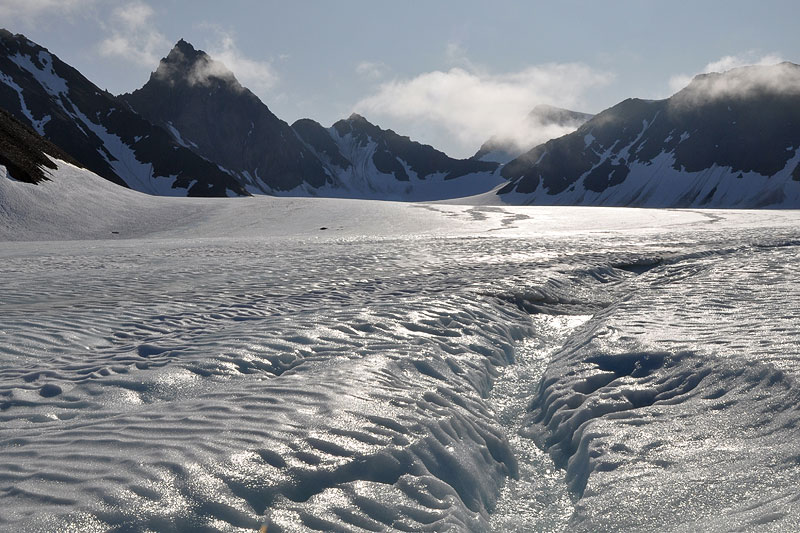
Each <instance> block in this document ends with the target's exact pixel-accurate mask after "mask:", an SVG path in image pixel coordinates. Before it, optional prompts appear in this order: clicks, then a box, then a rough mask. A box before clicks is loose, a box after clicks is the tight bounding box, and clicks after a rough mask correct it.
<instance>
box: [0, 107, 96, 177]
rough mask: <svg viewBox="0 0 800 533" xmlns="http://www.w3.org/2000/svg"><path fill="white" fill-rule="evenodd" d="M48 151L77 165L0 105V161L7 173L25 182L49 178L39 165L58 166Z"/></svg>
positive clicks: (50, 167)
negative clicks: (0, 107)
mask: <svg viewBox="0 0 800 533" xmlns="http://www.w3.org/2000/svg"><path fill="white" fill-rule="evenodd" d="M48 155H49V156H52V157H54V158H56V159H60V160H62V161H66V162H68V163H71V164H73V165H76V166H80V164H79V163H78V162H77V161H75V160H74V159H73V158H72V157H71V156H70V155H69V154H67V153H66V152H64V151H63V150H62V149H61V148H59V147H58V146H56V145H54V144H53V143H51V142H49V141H47V140H46V139H44V138H42V136H40V135H39V134H37V133H36V132H35V131H33V130H32V129H31V128H30V127H28V126H26V125H25V124H23V123H22V122H20V121H19V120H17V119H15V118H14V117H13V115H11V113H9V112H7V111H5V110H3V109H0V165H2V166H4V167H6V170H7V172H8V175H9V176H10V177H12V178H13V179H15V180H18V181H23V182H25V183H39V182H41V181H44V180H47V179H49V178H48V177H47V176H46V175H45V171H44V168H42V167H46V168H49V169H51V170H55V169H56V168H57V166H56V164H55V163H53V161H52V160H51V159H50V158H49V157H47V156H48Z"/></svg>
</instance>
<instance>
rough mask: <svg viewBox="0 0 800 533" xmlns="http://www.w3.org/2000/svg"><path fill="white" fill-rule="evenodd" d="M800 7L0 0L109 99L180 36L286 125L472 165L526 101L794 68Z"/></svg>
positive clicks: (585, 102)
mask: <svg viewBox="0 0 800 533" xmlns="http://www.w3.org/2000/svg"><path fill="white" fill-rule="evenodd" d="M799 15H800V7H798V4H797V3H796V0H795V1H782V0H774V1H764V2H752V1H738V0H728V1H717V0H714V1H711V0H709V1H702V0H699V1H695V2H654V1H648V0H639V1H629V0H625V1H606V2H597V1H577V0H566V1H559V2H535V1H495V2H491V3H490V2H485V1H483V2H478V1H449V0H448V1H445V0H440V1H435V0H431V1H427V2H421V1H418V2H414V1H406V2H384V1H378V0H372V1H361V0H359V1H346V0H341V1H338V2H333V1H297V2H286V1H282V2H272V1H266V2H265V1H261V2H257V1H250V0H239V1H236V0H231V1H229V2H192V1H183V0H162V1H160V2H155V1H147V0H140V1H134V2H122V1H119V0H0V20H2V21H3V22H2V25H3V26H4V27H6V28H7V29H9V30H11V31H13V32H16V33H23V34H25V35H26V36H27V37H29V38H30V39H32V40H34V41H36V42H38V43H39V44H41V45H43V46H45V47H47V48H49V49H50V50H51V51H52V52H54V53H55V54H56V55H58V56H59V57H61V59H63V60H64V61H66V62H68V63H70V64H72V65H73V66H74V67H76V68H78V69H79V70H80V71H81V72H83V73H84V74H85V75H86V76H87V77H88V78H89V79H91V80H92V81H94V82H95V83H96V84H97V85H99V86H100V87H102V88H107V89H108V90H110V91H111V92H113V93H120V92H127V91H131V90H134V89H136V88H138V87H140V86H141V85H143V84H144V83H145V82H146V81H147V78H148V76H149V73H150V72H151V71H153V70H154V69H155V67H156V65H157V62H158V59H159V58H161V57H163V56H165V55H166V54H167V53H168V52H169V50H170V48H171V47H172V45H174V43H175V42H176V41H177V40H178V39H179V38H181V37H182V38H185V39H186V40H188V41H189V42H191V43H192V44H194V45H195V46H196V47H198V48H201V49H203V50H206V51H208V52H209V53H211V54H212V55H213V56H214V57H215V58H217V59H219V60H221V61H223V62H224V63H225V64H226V65H227V66H228V67H229V68H231V69H232V70H233V71H234V73H235V74H236V75H237V77H238V78H239V79H240V81H242V83H243V84H244V85H246V86H247V87H249V88H250V89H251V90H253V92H255V93H256V94H258V95H259V96H260V97H261V98H262V100H264V102H265V103H266V104H267V105H268V106H269V107H270V109H271V110H272V111H273V112H274V113H275V114H276V115H278V116H279V117H280V118H282V119H284V120H286V121H288V122H289V123H291V122H293V121H294V120H296V119H298V118H303V117H309V118H313V119H315V120H318V121H319V122H321V123H322V124H323V125H325V126H329V125H331V124H332V123H333V122H334V121H336V120H338V119H340V118H344V117H346V116H348V115H349V114H350V113H351V112H353V111H358V112H360V113H361V114H363V115H365V116H366V117H367V118H368V119H370V120H371V121H372V122H375V123H377V124H379V125H380V126H382V127H385V128H392V129H395V130H396V131H398V132H399V133H402V134H405V135H409V136H411V137H412V138H413V139H415V140H420V141H422V142H426V143H429V144H432V145H434V146H436V147H437V148H440V149H443V150H445V151H446V152H448V153H449V154H451V155H454V156H460V157H466V156H469V155H471V154H472V153H474V152H475V150H477V148H478V146H479V145H480V143H481V142H482V141H483V140H485V139H487V138H488V137H490V136H491V135H492V134H495V133H500V132H503V131H509V130H512V129H513V128H514V124H516V123H517V122H518V121H520V120H521V118H522V117H523V116H524V115H525V114H526V113H527V111H528V110H530V109H531V108H532V107H533V106H534V105H536V104H540V103H546V104H551V105H558V106H562V107H567V108H571V109H575V110H579V111H586V112H593V113H594V112H598V111H601V110H603V109H605V108H607V107H609V106H611V105H613V104H615V103H617V102H618V101H620V100H623V99H625V98H628V97H640V98H663V97H666V96H668V95H670V94H671V93H673V92H674V91H675V90H677V89H679V88H680V87H681V86H682V85H683V84H685V83H686V82H688V80H689V79H691V76H692V75H694V74H696V73H699V72H703V71H709V70H725V69H727V68H731V67H734V66H737V65H742V64H748V63H759V62H762V63H771V62H777V61H780V60H789V61H793V62H796V63H797V62H800V57H798V55H799V54H800V52H798V51H800V32H798V31H797V29H796V21H797V20H798V18H800V17H799Z"/></svg>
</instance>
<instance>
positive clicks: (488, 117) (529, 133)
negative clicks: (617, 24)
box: [355, 48, 612, 154]
mask: <svg viewBox="0 0 800 533" xmlns="http://www.w3.org/2000/svg"><path fill="white" fill-rule="evenodd" d="M453 50H455V52H454V53H456V52H458V50H456V49H455V48H453ZM450 51H452V50H451V49H450V48H448V53H449V52H450ZM611 79H612V76H611V75H610V74H608V73H605V72H599V71H596V70H594V69H593V68H591V67H588V66H586V65H584V64H580V63H566V64H558V63H549V64H543V65H536V66H531V67H528V68H526V69H523V70H521V71H519V72H511V73H506V74H488V73H486V72H481V71H478V70H477V69H467V68H458V67H456V68H451V69H450V70H447V71H434V72H427V73H424V74H420V75H419V76H416V77H414V78H411V79H405V80H394V81H391V82H388V83H383V84H381V85H380V87H379V88H378V90H377V92H376V93H375V94H372V95H371V96H368V97H367V98H364V99H362V100H361V101H360V102H358V103H357V104H356V106H355V108H356V111H358V112H361V113H363V114H364V115H366V116H367V117H368V118H371V117H372V118H387V119H389V121H394V122H402V123H403V127H404V128H409V127H415V126H416V127H420V128H422V129H423V130H424V129H425V128H428V129H435V128H437V127H443V128H444V129H445V130H446V132H447V134H448V135H449V137H450V139H451V140H454V141H456V144H458V147H457V148H456V150H457V151H459V152H461V154H467V153H471V152H474V151H475V150H476V149H477V148H478V147H479V146H480V145H481V144H482V143H483V142H484V141H486V140H487V139H489V138H490V137H492V136H495V135H497V136H499V137H501V138H504V139H505V138H508V139H510V140H513V141H515V142H516V143H517V144H518V145H519V146H520V147H523V148H524V147H526V146H527V147H530V146H529V145H530V144H531V143H532V137H535V136H536V135H537V134H539V133H541V132H538V133H537V132H536V131H534V130H535V128H534V129H533V130H532V128H531V127H530V122H527V121H526V120H525V117H526V116H527V114H528V113H529V112H530V111H531V109H532V108H533V107H534V106H535V105H537V104H551V105H556V106H561V107H567V108H574V107H575V106H580V103H581V99H582V96H583V95H584V94H585V92H586V91H587V90H588V89H590V88H593V87H597V86H600V85H604V84H607V83H609V82H610V81H611ZM398 129H399V128H398ZM404 131H408V129H405V130H404ZM555 133H556V134H557V133H558V132H555ZM564 133H566V131H565V132H564ZM533 140H535V139H533ZM429 142H430V141H429ZM437 144H438V143H437Z"/></svg>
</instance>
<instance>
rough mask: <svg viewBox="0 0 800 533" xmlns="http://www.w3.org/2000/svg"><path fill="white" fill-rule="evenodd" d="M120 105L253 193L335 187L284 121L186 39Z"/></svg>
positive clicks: (323, 169) (123, 97) (179, 42)
mask: <svg viewBox="0 0 800 533" xmlns="http://www.w3.org/2000/svg"><path fill="white" fill-rule="evenodd" d="M120 98H122V99H124V100H125V101H126V102H127V103H128V104H130V106H131V107H132V108H133V109H135V110H136V111H137V112H139V113H141V115H142V116H143V117H145V118H147V119H148V120H150V121H152V122H153V123H155V124H158V125H161V126H163V127H165V128H166V129H168V130H170V131H171V132H172V134H173V136H174V137H175V139H176V140H177V141H178V142H180V143H182V144H183V145H184V146H186V147H187V148H189V149H191V150H193V151H194V152H196V153H197V154H199V155H202V156H203V157H205V158H207V159H209V160H211V161H215V162H217V163H219V164H220V165H222V166H223V167H225V168H226V169H228V170H230V171H231V172H233V173H235V174H236V175H237V176H238V177H239V178H240V179H241V181H242V182H244V183H246V184H247V185H248V186H249V187H250V190H251V191H252V192H265V193H271V192H275V191H288V190H291V189H294V188H296V187H299V186H301V185H308V186H310V187H321V186H323V185H325V184H326V183H328V182H329V181H330V177H329V176H328V174H327V173H326V171H325V168H324V167H323V166H322V164H320V162H319V161H318V160H317V158H316V157H314V154H312V153H311V152H310V151H309V150H308V149H307V148H306V147H305V146H304V145H303V143H302V142H300V140H299V139H298V138H297V136H296V135H295V133H294V131H293V130H292V129H291V128H290V127H289V125H288V124H287V123H286V122H284V121H282V120H280V119H279V118H278V117H276V116H275V115H274V114H273V113H272V112H271V111H270V110H269V108H268V107H267V106H266V105H265V104H264V103H263V102H262V101H261V100H259V98H258V97H257V96H256V95H254V94H253V93H252V92H250V90H248V89H247V88H245V87H242V85H241V84H240V83H239V82H238V81H237V80H236V77H235V76H234V75H233V73H232V72H231V71H230V70H228V69H227V67H225V66H224V65H223V64H222V63H219V62H217V61H214V60H213V59H212V58H211V57H209V55H208V54H206V53H205V52H203V51H202V50H196V49H195V48H194V47H193V46H192V45H191V44H189V43H187V42H186V41H184V40H180V41H178V43H177V44H176V45H175V47H174V48H173V49H172V50H171V51H170V53H169V54H168V55H167V57H165V58H163V59H162V60H161V62H160V63H159V65H158V68H157V69H156V71H155V72H153V73H152V74H151V75H150V80H149V81H148V82H147V83H146V84H145V85H144V86H143V87H142V88H141V89H138V90H136V91H134V92H132V93H130V94H125V95H122V96H121V97H120Z"/></svg>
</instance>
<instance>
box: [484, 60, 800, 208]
mask: <svg viewBox="0 0 800 533" xmlns="http://www.w3.org/2000/svg"><path fill="white" fill-rule="evenodd" d="M502 174H503V176H504V177H505V178H507V179H509V180H510V183H509V184H508V185H507V186H505V187H503V188H502V189H501V190H500V191H499V194H500V196H501V197H502V198H503V201H505V202H508V203H521V204H522V203H524V204H559V205H620V206H623V205H626V206H648V207H667V206H671V207H688V206H700V207H766V206H770V207H800V66H798V65H794V64H791V63H782V64H780V65H775V66H754V67H743V68H739V69H734V70H731V71H729V72H726V73H723V74H707V75H702V76H698V77H697V78H695V79H694V80H693V81H692V82H691V84H690V85H689V86H688V87H686V88H685V89H683V90H682V91H680V92H678V93H677V94H675V95H674V96H672V97H671V98H668V99H666V100H659V101H645V100H635V99H631V100H625V101H624V102H621V103H620V104H618V105H616V106H614V107H612V108H610V109H608V110H606V111H604V112H602V113H600V114H598V115H597V116H595V117H594V118H593V119H592V120H590V121H589V122H587V123H586V124H584V125H583V126H581V127H580V128H579V129H578V130H577V131H576V132H575V133H572V134H570V135H567V136H565V137H562V138H560V139H554V140H552V141H549V142H547V143H546V144H544V145H541V146H538V147H536V148H534V149H533V150H531V151H530V152H528V153H526V154H524V155H523V156H521V157H519V158H518V159H516V160H514V161H512V162H510V163H509V164H507V165H506V166H505V167H504V168H503V170H502Z"/></svg>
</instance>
